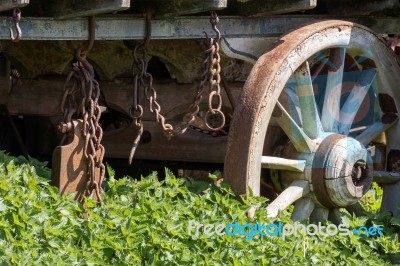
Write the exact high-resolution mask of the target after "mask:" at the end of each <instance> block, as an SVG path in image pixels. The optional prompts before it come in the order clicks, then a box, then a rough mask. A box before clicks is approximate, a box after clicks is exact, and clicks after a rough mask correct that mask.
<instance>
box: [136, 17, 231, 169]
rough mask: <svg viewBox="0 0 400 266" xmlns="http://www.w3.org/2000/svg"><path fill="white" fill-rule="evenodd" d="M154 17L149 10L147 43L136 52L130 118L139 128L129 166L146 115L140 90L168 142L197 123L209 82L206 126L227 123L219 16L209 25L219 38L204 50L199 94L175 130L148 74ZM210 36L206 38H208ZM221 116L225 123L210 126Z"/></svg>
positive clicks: (211, 19) (140, 44) (217, 128)
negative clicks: (218, 26) (221, 74)
mask: <svg viewBox="0 0 400 266" xmlns="http://www.w3.org/2000/svg"><path fill="white" fill-rule="evenodd" d="M151 17H152V12H151V10H148V11H147V12H146V29H145V30H146V33H145V40H144V42H143V43H139V44H137V45H136V46H135V48H134V49H133V59H134V65H135V66H136V68H137V72H135V71H134V73H133V77H134V81H133V102H132V105H131V108H130V116H131V118H132V119H133V120H134V123H135V126H136V127H137V130H138V133H137V134H136V136H135V139H134V142H133V146H132V149H131V151H130V154H129V163H132V159H133V156H134V153H135V150H136V148H137V146H138V144H139V141H140V137H141V134H142V133H143V124H142V121H141V117H142V115H143V107H142V106H141V105H140V104H139V87H141V88H143V90H144V95H145V97H146V99H147V100H148V101H149V109H150V112H152V113H154V114H155V118H156V121H157V122H158V123H159V124H160V125H161V127H162V129H163V132H164V134H165V136H166V137H167V139H171V138H172V137H175V136H177V135H180V134H183V133H184V132H185V131H186V130H187V129H188V128H189V127H190V126H191V125H192V124H193V122H194V120H195V118H196V116H197V114H198V113H199V110H200V107H199V105H200V102H201V100H202V98H203V96H202V94H203V92H204V89H205V87H206V85H207V83H210V96H209V100H210V103H209V113H207V114H206V118H205V119H208V123H206V125H207V127H208V128H210V129H211V130H215V131H217V130H220V129H222V128H223V126H224V124H225V116H224V114H223V113H222V111H221V106H222V99H221V95H220V87H219V83H220V76H219V73H220V70H221V67H220V55H219V41H220V39H221V34H220V32H219V30H218V29H217V23H218V17H217V15H216V13H215V12H212V13H211V18H210V22H211V25H212V29H213V30H214V31H215V32H216V34H217V38H216V39H212V38H210V39H208V40H209V48H208V49H207V50H206V51H205V54H206V56H205V59H204V61H203V64H202V67H203V72H202V74H201V81H200V83H199V85H198V86H197V89H196V93H195V95H194V98H193V102H192V104H191V105H190V107H189V111H188V113H187V114H186V115H185V116H184V117H183V119H182V122H181V123H180V124H179V125H176V126H175V127H174V126H173V125H172V124H169V123H167V122H166V120H165V117H164V116H163V115H162V114H161V106H160V104H159V103H158V101H157V92H156V90H155V89H154V87H153V77H152V75H151V74H150V73H149V72H148V71H147V66H148V62H147V60H146V57H147V46H148V44H149V42H150V38H151ZM206 37H207V36H206ZM213 97H217V98H218V101H219V102H218V106H217V107H216V108H213V107H212V98H213ZM215 116H219V117H220V118H222V122H221V124H220V125H218V126H217V127H213V126H211V125H210V124H211V122H210V121H211V120H212V119H214V118H215Z"/></svg>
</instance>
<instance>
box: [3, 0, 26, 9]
mask: <svg viewBox="0 0 400 266" xmlns="http://www.w3.org/2000/svg"><path fill="white" fill-rule="evenodd" d="M28 4H29V0H13V1H11V0H0V11H6V10H10V9H13V8H21V7H24V6H26V5H28Z"/></svg>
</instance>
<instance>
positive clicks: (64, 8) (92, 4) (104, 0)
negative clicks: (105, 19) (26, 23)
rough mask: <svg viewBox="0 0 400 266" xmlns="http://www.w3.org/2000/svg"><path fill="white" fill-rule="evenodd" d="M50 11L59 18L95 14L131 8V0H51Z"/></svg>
mask: <svg viewBox="0 0 400 266" xmlns="http://www.w3.org/2000/svg"><path fill="white" fill-rule="evenodd" d="M49 4H50V5H51V7H50V11H51V13H52V14H51V15H52V16H53V17H56V18H58V19H67V18H76V17H87V16H95V15H99V14H105V13H111V12H114V11H122V10H126V9H129V7H130V0H86V1H81V0H70V1H50V2H49Z"/></svg>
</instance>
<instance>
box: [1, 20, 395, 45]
mask: <svg viewBox="0 0 400 266" xmlns="http://www.w3.org/2000/svg"><path fill="white" fill-rule="evenodd" d="M322 19H326V16H313V15H307V16H301V15H292V16H283V15H282V16H276V17H260V18H243V17H223V16H220V29H221V30H222V31H221V33H222V35H223V37H226V38H243V37H277V36H281V35H282V34H284V33H287V32H289V31H290V30H292V29H294V28H296V27H298V26H299V25H303V24H307V23H312V22H315V21H316V20H322ZM330 19H342V20H347V21H351V22H356V23H359V24H362V25H364V26H367V27H369V28H371V29H372V30H374V31H375V32H377V33H400V18H398V17H355V16H353V17H349V16H348V17H344V16H342V17H330ZM209 20H210V19H209V17H195V18H193V17H192V18H188V17H178V18H175V19H173V20H153V23H152V39H153V40H154V39H196V38H204V31H205V32H207V33H208V34H209V35H210V36H213V34H214V33H213V32H212V30H211V28H210V27H209V25H210V22H209ZM12 23H13V22H12V18H11V17H0V29H3V30H0V40H9V38H10V36H9V32H8V28H9V27H10V25H12ZM87 23H88V20H87V18H78V19H68V20H56V19H53V18H47V17H35V18H33V17H23V19H22V20H21V23H20V26H21V29H22V32H23V34H24V40H87V39H88V31H87ZM143 29H144V20H143V19H141V18H137V17H133V16H124V15H118V16H101V17H97V18H96V40H138V39H139V40H142V39H143V38H144V31H143Z"/></svg>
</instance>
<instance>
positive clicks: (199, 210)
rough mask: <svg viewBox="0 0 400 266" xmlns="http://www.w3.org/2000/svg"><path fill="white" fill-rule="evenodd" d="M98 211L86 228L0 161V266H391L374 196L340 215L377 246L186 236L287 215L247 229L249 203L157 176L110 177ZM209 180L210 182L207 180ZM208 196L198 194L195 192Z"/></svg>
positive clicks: (30, 175) (44, 174) (24, 174)
mask: <svg viewBox="0 0 400 266" xmlns="http://www.w3.org/2000/svg"><path fill="white" fill-rule="evenodd" d="M108 171H109V175H110V178H109V179H108V180H107V181H106V182H105V187H104V191H105V193H104V196H103V205H102V206H101V207H98V206H97V205H96V202H95V201H94V200H92V199H88V201H87V204H88V210H87V213H88V216H89V218H88V219H82V218H80V217H81V215H79V214H81V213H84V210H83V208H82V206H80V205H79V204H77V203H76V202H75V201H74V200H73V195H69V196H66V197H60V196H59V194H58V191H57V189H56V188H55V187H53V186H50V185H49V180H50V170H49V169H48V168H46V164H45V163H42V162H38V161H35V160H31V161H30V162H28V161H27V160H25V159H23V158H15V157H11V156H7V155H6V154H4V153H3V152H0V264H2V265H359V264H360V263H361V262H362V263H363V265H389V264H391V263H393V262H394V261H395V260H396V259H400V256H399V253H400V243H399V231H400V218H399V217H391V216H390V215H388V214H377V213H376V210H377V209H378V208H379V200H380V198H381V196H382V195H381V194H382V191H381V190H380V188H379V187H378V186H375V187H374V189H373V190H371V191H370V192H369V193H368V194H367V195H366V197H365V198H364V199H363V203H364V204H365V205H366V207H367V208H369V211H370V212H371V213H370V214H369V215H368V216H366V217H360V218H356V217H352V216H350V215H349V214H348V213H343V215H344V221H346V222H348V223H349V224H350V225H351V226H362V225H365V224H367V225H382V226H383V227H384V236H381V237H367V236H365V235H361V236H356V235H350V236H339V235H336V236H329V237H323V236H305V235H297V236H295V235H293V236H289V237H286V238H285V239H282V238H281V237H269V236H260V235H258V236H255V237H254V238H253V239H252V240H246V239H245V236H241V237H239V236H233V237H232V236H228V235H226V234H225V235H224V236H217V235H214V236H212V237H208V236H206V235H204V234H201V235H199V236H195V235H194V234H193V235H190V236H189V235H188V222H189V220H196V221H198V222H200V223H203V224H207V223H210V224H213V223H214V224H218V223H224V224H229V223H232V222H235V221H238V222H239V223H241V224H245V223H254V222H255V221H258V222H261V223H264V224H267V223H277V222H278V221H281V222H283V223H290V222H291V221H290V210H288V211H285V212H283V213H281V214H280V215H279V216H278V218H276V219H267V218H266V213H265V210H264V208H260V209H259V210H258V211H257V212H256V214H255V220H250V219H249V218H248V217H247V216H246V212H247V211H248V209H249V208H250V206H251V205H254V204H256V205H257V204H258V205H260V204H265V201H266V200H265V199H264V198H261V197H253V198H250V199H248V200H245V199H243V202H239V201H238V200H237V199H236V197H235V195H234V194H233V192H232V191H231V189H230V188H229V187H228V186H227V185H225V184H224V183H222V184H219V185H216V184H213V183H212V184H207V183H204V182H199V181H194V180H192V179H179V178H176V177H174V176H173V174H172V173H170V172H169V171H168V170H166V178H165V180H162V181H159V180H158V178H157V175H156V174H155V173H154V174H152V175H150V176H148V177H145V178H141V179H140V180H134V179H132V178H128V177H127V178H123V179H119V180H116V179H114V178H113V176H114V173H113V171H112V169H111V168H109V169H108ZM210 177H211V178H214V179H215V178H217V175H210ZM205 188H208V193H204V192H202V191H203V190H204V189H205Z"/></svg>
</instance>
